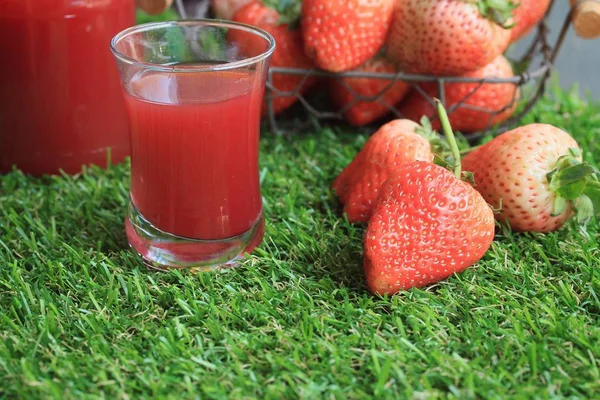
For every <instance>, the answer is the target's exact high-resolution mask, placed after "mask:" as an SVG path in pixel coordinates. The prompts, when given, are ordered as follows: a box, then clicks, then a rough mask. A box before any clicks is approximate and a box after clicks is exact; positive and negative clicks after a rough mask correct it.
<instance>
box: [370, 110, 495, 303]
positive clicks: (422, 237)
mask: <svg viewBox="0 0 600 400" xmlns="http://www.w3.org/2000/svg"><path fill="white" fill-rule="evenodd" d="M440 114H442V116H441V119H442V121H443V125H444V128H445V131H446V135H447V137H448V139H449V142H450V146H451V149H452V150H453V154H454V159H455V160H458V162H457V165H456V166H455V168H454V174H453V173H452V172H450V171H448V170H447V169H445V168H443V167H441V166H439V165H435V164H432V163H429V162H424V161H415V162H411V163H408V164H404V165H403V166H401V167H400V168H398V169H397V170H396V171H395V172H394V174H392V176H391V177H390V178H389V179H388V180H386V182H385V183H384V184H383V186H382V188H381V191H380V194H379V197H378V199H377V203H376V205H375V208H374V210H373V216H372V217H371V220H370V222H369V226H368V228H367V232H366V234H365V242H364V248H365V256H364V263H363V269H364V273H365V277H366V281H367V285H368V287H369V289H370V290H371V291H372V292H374V293H378V294H390V295H391V294H394V293H396V292H398V291H401V290H407V289H410V288H413V287H423V286H426V285H429V284H432V283H435V282H438V281H440V280H443V279H446V278H447V277H449V276H451V275H452V274H455V273H459V272H462V271H464V270H465V269H466V268H468V267H469V266H471V265H473V264H474V263H476V262H477V261H479V260H480V259H481V258H482V257H483V256H484V254H485V253H486V251H487V250H488V248H489V247H490V245H491V243H492V241H493V238H494V227H495V223H494V215H493V212H492V210H491V208H490V207H489V206H488V205H487V203H486V202H485V200H484V199H483V197H482V196H481V195H480V194H479V193H478V192H477V191H476V190H475V189H473V187H472V186H471V185H470V184H469V183H467V182H465V181H463V180H461V177H462V173H461V166H460V155H459V154H458V147H457V146H456V142H455V141H454V137H453V135H452V133H451V130H450V128H449V124H448V122H447V117H444V116H443V114H444V111H443V108H440Z"/></svg>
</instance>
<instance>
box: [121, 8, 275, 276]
mask: <svg viewBox="0 0 600 400" xmlns="http://www.w3.org/2000/svg"><path fill="white" fill-rule="evenodd" d="M111 48H112V51H113V54H114V56H115V58H116V61H117V65H118V67H119V72H120V75H121V83H122V86H123V93H124V96H125V104H126V107H127V112H128V116H129V125H130V131H131V150H132V154H131V188H130V202H129V210H128V215H127V218H126V221H125V228H126V232H127V238H128V240H129V244H130V245H131V246H132V247H133V248H134V249H135V250H136V251H137V252H138V253H139V254H140V255H141V256H142V257H143V259H144V260H145V262H146V264H147V265H148V266H149V267H151V268H157V269H166V268H202V269H204V268H213V267H220V266H228V265H232V264H234V263H235V262H236V260H238V259H239V258H240V256H242V255H243V254H244V253H246V252H250V251H252V250H253V249H254V248H255V247H256V246H257V245H258V244H260V242H261V240H262V237H263V234H264V219H263V213H262V197H261V193H260V183H259V170H258V155H259V154H258V152H259V136H260V113H261V105H262V101H263V94H264V90H265V81H266V77H267V71H268V68H269V62H270V58H271V55H272V54H273V51H274V49H275V41H274V39H273V37H272V36H271V35H269V34H268V33H267V32H264V31H262V30H259V29H256V28H254V27H250V26H247V25H242V24H237V23H231V22H222V21H214V20H193V21H172V22H162V23H151V24H144V25H139V26H136V27H133V28H129V29H127V30H125V31H123V32H121V33H120V34H118V35H117V36H116V37H115V38H114V39H113V40H112V42H111Z"/></svg>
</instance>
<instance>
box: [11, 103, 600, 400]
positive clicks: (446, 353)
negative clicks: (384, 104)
mask: <svg viewBox="0 0 600 400" xmlns="http://www.w3.org/2000/svg"><path fill="white" fill-rule="evenodd" d="M538 121H544V122H547V123H551V124H554V125H556V126H558V127H560V128H562V129H565V130H567V131H569V132H571V133H572V134H573V135H574V136H575V138H576V139H577V140H578V142H579V143H580V144H581V146H582V148H583V149H584V150H583V158H584V159H585V160H586V161H587V162H588V163H589V164H590V165H595V166H596V167H597V166H598V160H599V159H600V140H598V137H600V136H599V135H600V106H599V105H590V106H588V105H586V104H585V103H583V102H582V100H581V99H580V98H579V97H578V96H575V95H573V94H570V93H562V92H557V94H556V95H554V96H549V97H547V98H545V99H544V100H543V101H541V102H540V103H539V105H538V106H537V107H536V108H535V110H534V111H533V112H532V113H531V114H530V115H528V116H527V117H526V122H538ZM365 140H366V137H365V136H362V135H356V134H353V133H352V132H336V131H332V130H330V129H323V130H321V131H319V132H313V133H307V134H305V135H302V136H297V137H293V138H292V139H291V140H286V139H284V138H276V137H274V136H272V135H270V134H268V133H265V134H264V135H263V139H262V149H261V150H262V154H261V168H262V169H261V176H262V183H263V194H264V199H265V211H266V216H267V233H266V237H265V240H264V242H263V244H262V245H261V247H260V248H259V249H258V251H257V252H256V253H255V254H253V255H252V256H249V257H248V258H247V259H246V260H245V261H244V262H243V264H242V265H241V266H240V267H239V268H237V269H233V270H230V271H227V272H215V273H197V274H193V273H186V272H179V271H173V272H168V273H154V272H148V271H146V270H145V269H144V267H143V266H142V263H141V261H140V259H139V258H138V257H137V256H135V255H134V254H133V253H132V252H131V251H130V250H129V248H128V246H127V242H126V238H125V235H124V232H123V219H124V216H125V205H126V201H127V192H128V179H129V169H128V165H126V164H124V165H118V166H113V167H112V168H110V169H109V170H107V171H102V170H100V169H96V168H92V169H88V170H86V171H85V172H84V173H83V174H81V175H79V176H75V177H68V176H63V177H45V178H37V179H35V178H30V177H27V176H24V175H23V174H21V173H20V172H18V171H15V172H13V173H10V174H8V175H6V176H3V177H0V265H1V267H2V268H0V382H2V383H1V384H0V397H6V398H15V397H20V398H44V399H53V398H54V399H66V400H68V399H80V398H91V399H96V398H98V399H100V398H109V399H119V398H131V399H134V398H151V397H153V398H172V399H187V398H210V399H213V398H214V399H221V398H234V399H239V398H265V399H280V398H304V399H318V398H331V399H334V398H339V399H358V398H360V399H363V398H379V399H398V398H453V397H455V398H461V399H469V398H492V399H494V398H497V399H504V398H542V399H544V398H566V397H569V398H594V397H595V395H596V394H597V393H598V392H599V391H600V369H599V365H600V300H599V297H598V296H599V295H600V272H599V271H598V266H599V265H600V247H599V244H598V243H599V242H600V231H599V226H598V222H597V221H595V220H594V221H592V222H591V223H590V224H589V226H588V235H584V234H582V233H580V232H579V231H578V230H577V229H575V228H574V227H567V228H565V229H563V230H561V231H559V232H556V233H552V234H548V235H538V234H535V235H529V234H515V233H512V232H510V231H509V230H508V229H506V228H503V230H500V231H499V232H498V234H497V237H496V241H495V242H494V244H493V245H492V247H491V249H490V250H489V252H488V253H487V255H486V256H485V257H484V258H483V260H481V261H480V262H479V263H478V264H477V265H476V266H475V267H473V268H470V269H469V270H467V271H465V272H464V273H462V274H460V275H457V276H454V277H451V278H450V279H448V280H446V281H444V282H441V283H439V284H436V285H433V286H431V287H428V288H426V289H423V290H411V291H409V292H406V293H402V294H400V295H397V296H394V297H391V298H390V297H384V298H380V297H375V296H372V295H370V294H369V293H368V292H367V290H366V287H365V284H364V281H363V277H362V272H361V263H362V235H363V233H364V228H362V227H359V226H354V225H351V224H349V223H348V222H347V221H346V219H345V218H343V217H342V216H341V211H340V207H339V206H338V205H337V202H336V199H335V198H334V197H333V196H332V194H331V192H330V187H331V183H332V181H333V179H334V178H335V177H336V176H337V174H339V172H340V171H341V170H342V168H343V167H344V166H345V165H347V163H348V162H349V161H350V160H351V159H352V157H353V156H354V155H355V154H356V153H357V151H358V150H359V149H360V148H361V147H362V145H363V144H364V143H365Z"/></svg>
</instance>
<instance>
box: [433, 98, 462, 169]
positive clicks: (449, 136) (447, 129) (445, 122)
mask: <svg viewBox="0 0 600 400" xmlns="http://www.w3.org/2000/svg"><path fill="white" fill-rule="evenodd" d="M435 103H436V105H437V112H438V116H439V118H440V122H441V124H442V129H443V131H444V135H445V136H446V140H447V141H448V145H449V146H450V151H451V152H452V157H454V171H453V172H454V176H456V179H461V177H462V165H461V162H460V150H458V144H457V143H456V137H454V132H452V127H451V126H450V120H449V119H448V113H447V112H446V109H445V108H444V105H443V104H442V102H441V101H439V100H438V99H435Z"/></svg>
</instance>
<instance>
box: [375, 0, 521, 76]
mask: <svg viewBox="0 0 600 400" xmlns="http://www.w3.org/2000/svg"><path fill="white" fill-rule="evenodd" d="M514 8H515V4H513V2H512V1H511V0H399V1H396V5H395V10H394V16H393V20H392V26H391V28H390V34H389V35H388V38H387V42H386V47H387V54H388V56H389V57H390V58H391V59H392V60H395V61H396V62H397V63H398V64H399V67H400V68H401V69H402V70H404V71H406V72H411V73H419V74H427V75H436V76H456V75H462V74H464V73H467V72H470V71H475V70H477V69H479V68H483V67H484V66H486V65H487V64H489V63H490V62H492V60H494V59H495V58H496V57H498V56H499V55H500V54H502V53H503V52H504V50H506V48H507V47H508V45H509V42H510V38H511V32H510V29H507V28H509V27H510V25H511V21H512V11H513V9H514Z"/></svg>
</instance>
